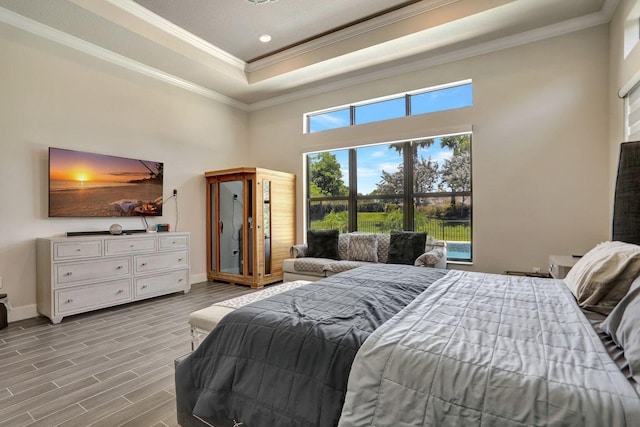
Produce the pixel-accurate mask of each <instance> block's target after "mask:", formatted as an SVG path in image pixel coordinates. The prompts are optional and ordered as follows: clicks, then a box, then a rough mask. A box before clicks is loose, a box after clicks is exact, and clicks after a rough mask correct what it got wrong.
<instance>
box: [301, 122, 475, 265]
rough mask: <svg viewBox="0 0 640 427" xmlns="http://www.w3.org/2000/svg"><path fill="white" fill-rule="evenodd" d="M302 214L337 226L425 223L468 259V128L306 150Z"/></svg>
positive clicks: (313, 224) (454, 253) (370, 228)
mask: <svg viewBox="0 0 640 427" xmlns="http://www.w3.org/2000/svg"><path fill="white" fill-rule="evenodd" d="M307 162H308V168H307V171H308V173H307V212H308V215H307V218H308V221H309V223H308V227H309V228H312V229H329V228H335V229H339V230H340V232H341V233H346V232H349V231H362V232H370V233H389V232H391V231H392V230H415V231H426V232H427V233H428V234H429V235H431V236H433V237H435V238H436V239H440V240H446V241H447V242H448V249H447V256H448V259H449V260H450V261H471V260H472V245H471V200H472V193H471V134H470V133H463V134H456V135H447V136H440V137H435V138H423V139H418V140H411V141H400V142H393V143H384V144H376V145H371V146H366V147H358V148H351V149H344V150H334V151H326V152H320V153H310V154H307Z"/></svg>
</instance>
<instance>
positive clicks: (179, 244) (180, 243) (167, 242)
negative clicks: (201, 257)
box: [158, 236, 189, 251]
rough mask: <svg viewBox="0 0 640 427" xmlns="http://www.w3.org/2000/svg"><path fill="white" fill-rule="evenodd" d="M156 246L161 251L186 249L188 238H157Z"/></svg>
mask: <svg viewBox="0 0 640 427" xmlns="http://www.w3.org/2000/svg"><path fill="white" fill-rule="evenodd" d="M158 246H159V248H160V250H161V251H166V250H170V249H186V248H188V247H189V238H188V237H187V236H158Z"/></svg>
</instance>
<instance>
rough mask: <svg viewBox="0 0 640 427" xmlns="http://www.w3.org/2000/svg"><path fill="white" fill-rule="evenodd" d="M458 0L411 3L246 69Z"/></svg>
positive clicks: (267, 65) (262, 66) (326, 44)
mask: <svg viewBox="0 0 640 427" xmlns="http://www.w3.org/2000/svg"><path fill="white" fill-rule="evenodd" d="M457 1H459V0H430V1H422V2H419V3H416V4H413V5H409V6H406V7H403V8H402V9H398V10H396V11H393V12H390V13H387V14H384V15H382V16H378V17H376V18H373V19H370V20H368V21H365V22H361V23H360V24H357V25H353V26H351V27H348V28H345V29H343V30H340V31H336V32H333V33H331V34H327V35H326V36H323V37H320V38H317V39H313V40H310V41H308V42H306V43H303V44H301V45H298V46H294V47H291V48H289V49H287V50H284V51H282V52H279V53H276V54H273V55H270V56H268V57H266V58H263V59H259V60H257V61H255V62H251V63H248V64H246V71H247V72H248V73H251V72H252V71H257V70H260V69H263V68H267V67H270V66H273V65H275V64H278V63H280V62H284V61H287V60H290V59H292V58H295V57H297V56H300V55H303V54H305V53H308V52H312V51H314V50H317V49H320V48H322V47H325V46H329V45H332V44H335V43H338V42H340V41H343V40H347V39H350V38H353V37H356V36H359V35H361V34H364V33H367V32H370V31H373V30H376V29H378V28H382V27H385V26H387V25H391V24H394V23H396V22H399V21H403V20H405V19H408V18H412V17H414V16H417V15H420V14H423V13H426V12H429V11H431V10H434V9H437V8H440V7H443V6H446V5H448V4H451V3H455V2H457Z"/></svg>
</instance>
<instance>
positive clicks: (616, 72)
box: [608, 0, 640, 215]
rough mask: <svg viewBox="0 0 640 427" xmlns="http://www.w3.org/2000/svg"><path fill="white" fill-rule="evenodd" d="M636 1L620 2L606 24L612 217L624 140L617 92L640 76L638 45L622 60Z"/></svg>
mask: <svg viewBox="0 0 640 427" xmlns="http://www.w3.org/2000/svg"><path fill="white" fill-rule="evenodd" d="M639 9H640V2H639V1H638V0H623V1H621V2H620V4H619V5H618V8H617V9H616V12H615V14H614V16H613V18H612V19H611V22H610V24H609V93H608V95H609V99H608V102H609V191H610V193H609V199H610V200H611V203H610V207H611V210H610V214H611V215H612V214H613V194H614V190H615V182H616V172H617V170H618V159H619V157H620V143H621V142H623V141H624V137H625V134H624V101H623V100H622V99H620V98H619V96H618V91H619V90H620V88H622V87H623V86H626V85H627V84H628V83H629V82H631V81H634V78H635V79H637V78H638V73H640V43H638V44H636V45H635V47H634V48H633V49H632V50H631V51H630V52H629V54H628V55H627V57H626V58H625V57H624V27H625V22H626V21H627V20H628V19H636V20H637V19H638V16H639V15H640V10H639Z"/></svg>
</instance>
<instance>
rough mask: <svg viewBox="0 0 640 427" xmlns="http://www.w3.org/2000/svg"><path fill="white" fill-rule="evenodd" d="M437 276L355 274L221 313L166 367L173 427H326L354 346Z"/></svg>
mask: <svg viewBox="0 0 640 427" xmlns="http://www.w3.org/2000/svg"><path fill="white" fill-rule="evenodd" d="M445 274H446V271H443V270H434V269H428V268H420V267H412V266H401V265H379V264H378V265H371V266H365V267H361V268H358V269H356V270H350V271H347V272H344V273H341V274H338V275H335V276H331V277H329V278H326V279H323V280H322V281H320V282H316V283H313V284H310V285H306V286H302V287H300V288H297V289H294V290H292V291H288V292H285V293H282V294H279V295H276V296H273V297H270V298H268V299H265V300H262V301H259V302H255V303H253V304H250V305H247V306H245V307H242V308H239V309H238V310H236V311H234V312H232V313H230V314H228V315H227V316H225V317H224V318H223V319H222V321H221V322H220V323H219V324H218V326H217V327H216V328H215V329H214V330H213V331H212V332H211V333H210V334H209V336H208V337H207V338H206V339H205V340H204V341H203V343H202V344H201V345H200V346H199V347H198V348H197V349H196V351H194V352H193V353H192V354H191V355H190V356H189V357H187V358H186V359H184V360H183V361H181V362H180V363H179V364H178V365H177V367H176V400H177V405H178V420H179V422H180V423H181V424H182V425H197V423H196V422H194V419H193V418H192V417H191V414H194V415H195V416H197V417H199V418H202V419H206V420H208V421H209V422H213V424H215V425H216V427H221V426H225V425H230V424H229V420H236V421H238V422H242V423H244V424H243V426H248V427H260V426H265V427H276V426H277V427H287V426H292V427H293V426H295V427H304V426H335V425H336V424H337V422H338V419H339V417H340V411H341V409H342V405H343V403H344V395H345V391H346V387H347V379H348V376H349V371H350V369H351V364H352V362H353V359H354V357H355V355H356V352H357V351H358V349H359V348H360V346H361V345H362V343H363V342H364V341H365V340H366V339H367V337H368V336H369V335H370V334H371V333H372V332H373V331H374V330H375V329H377V328H378V327H379V326H380V325H382V324H383V323H384V322H386V321H387V320H389V319H390V318H392V317H393V316H394V315H395V314H396V313H398V312H399V311H400V310H401V309H402V308H404V307H405V306H407V305H408V304H409V303H410V302H411V301H413V299H414V298H416V296H418V295H419V294H421V293H422V292H423V291H424V290H425V289H427V288H428V287H429V285H430V284H431V283H433V282H435V281H437V280H438V279H439V278H441V277H443V276H444V275H445ZM232 424H233V423H231V425H232Z"/></svg>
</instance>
